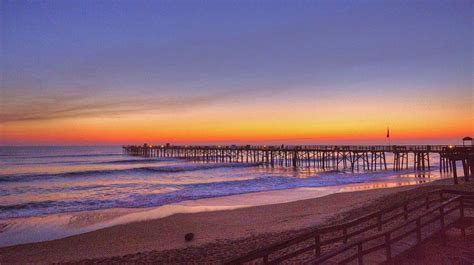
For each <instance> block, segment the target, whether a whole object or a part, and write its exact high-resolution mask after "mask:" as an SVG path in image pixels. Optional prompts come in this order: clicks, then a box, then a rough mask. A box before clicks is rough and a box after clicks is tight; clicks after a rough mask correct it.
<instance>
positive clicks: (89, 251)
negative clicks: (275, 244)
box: [0, 181, 447, 264]
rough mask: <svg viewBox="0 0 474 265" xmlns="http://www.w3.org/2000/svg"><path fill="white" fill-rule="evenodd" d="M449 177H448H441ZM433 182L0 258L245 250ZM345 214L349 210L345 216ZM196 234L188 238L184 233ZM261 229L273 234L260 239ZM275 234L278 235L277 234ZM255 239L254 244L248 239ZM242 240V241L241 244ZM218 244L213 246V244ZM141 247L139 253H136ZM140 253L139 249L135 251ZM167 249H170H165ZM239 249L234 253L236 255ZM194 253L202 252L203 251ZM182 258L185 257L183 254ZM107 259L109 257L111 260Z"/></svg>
mask: <svg viewBox="0 0 474 265" xmlns="http://www.w3.org/2000/svg"><path fill="white" fill-rule="evenodd" d="M444 182H445V183H447V182H446V181H444ZM423 188H436V185H433V184H427V185H421V186H402V187H395V188H385V189H373V190H366V191H356V192H344V193H336V194H331V195H327V196H323V197H320V198H314V199H306V200H300V201H294V202H287V203H280V204H273V205H263V206H256V207H248V208H239V209H234V210H223V211H212V212H199V213H185V214H175V215H171V216H168V217H164V218H160V219H155V220H147V221H141V222H134V223H128V224H123V225H116V226H113V227H108V228H104V229H100V230H97V231H93V232H89V233H84V234H80V235H75V236H71V237H67V238H63V239H58V240H52V241H46V242H40V243H31V244H23V245H17V246H12V247H4V248H1V249H0V263H1V264H24V263H41V264H44V263H53V262H67V261H78V260H84V259H101V258H102V259H103V258H107V257H121V256H125V255H129V254H134V255H135V256H137V255H138V257H141V256H143V255H144V254H143V253H144V252H153V253H154V255H156V254H157V253H165V254H166V253H167V251H168V252H169V251H173V250H175V249H183V248H186V249H187V250H188V251H189V250H197V251H203V250H202V249H204V251H206V249H209V248H208V247H206V246H208V245H212V244H214V245H213V246H212V249H214V250H215V249H216V247H217V248H219V245H220V244H221V245H225V244H227V243H226V242H233V241H239V240H240V241H242V240H243V242H241V245H243V249H240V251H241V252H246V251H249V250H251V249H252V248H255V247H261V246H263V245H264V244H268V243H269V241H274V240H281V239H282V238H285V237H288V236H290V235H291V234H294V233H297V232H298V231H302V230H304V229H305V228H308V227H312V226H315V225H321V224H324V223H328V221H329V220H331V221H333V220H336V221H337V220H339V221H341V220H342V219H341V218H342V217H353V216H354V215H362V214H364V213H367V212H368V211H373V210H375V209H374V208H375V207H377V205H384V204H386V203H387V199H386V198H388V197H391V198H396V197H397V196H398V193H400V192H403V191H407V192H409V191H411V192H412V193H417V190H416V189H423ZM348 214H349V216H348ZM188 232H192V233H194V234H195V238H194V240H193V241H192V242H188V243H187V242H185V241H184V235H185V234H186V233H188ZM262 235H273V236H272V237H266V238H264V240H263V241H262V240H261V236H262ZM275 235H276V236H275ZM249 238H253V239H259V238H260V239H259V240H256V241H255V242H252V244H253V245H252V244H250V243H248V242H250V241H248V242H247V243H246V242H245V241H246V240H247V239H249ZM242 243H243V244H242ZM216 245H217V246H216ZM139 252H140V253H139ZM136 253H139V254H136ZM168 254H169V253H168ZM237 254H238V253H234V255H237ZM197 255H200V256H205V255H206V253H198V254H197ZM131 256H133V255H131ZM184 259H186V258H184ZM109 261H110V260H109Z"/></svg>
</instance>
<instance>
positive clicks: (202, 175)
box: [0, 147, 440, 219]
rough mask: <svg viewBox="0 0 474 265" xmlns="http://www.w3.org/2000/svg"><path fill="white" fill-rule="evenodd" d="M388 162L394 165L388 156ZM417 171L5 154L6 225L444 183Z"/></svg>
mask: <svg viewBox="0 0 474 265" xmlns="http://www.w3.org/2000/svg"><path fill="white" fill-rule="evenodd" d="M387 159H388V160H387V161H391V159H390V157H387ZM432 164H434V167H433V168H432V170H433V171H432V172H431V173H427V174H424V175H423V176H421V177H420V176H419V175H417V174H413V172H411V171H404V172H399V173H395V172H393V171H391V170H389V171H382V172H356V173H349V172H316V171H314V170H311V169H301V170H297V171H295V170H292V169H287V168H275V169H271V168H268V167H265V166H261V165H255V164H216V163H210V164H203V163H197V162H191V161H184V160H179V159H160V158H141V157H132V156H128V155H124V154H122V149H121V147H0V219H6V218H14V217H27V216H38V215H47V214H52V213H62V212H74V211H87V210H96V209H107V208H136V207H151V206H160V205H166V204H171V203H177V202H181V201H185V200H195V199H200V198H211V197H220V196H226V195H234V194H242V193H249V192H259V191H269V190H282V189H289V188H298V187H324V186H336V185H346V184H353V183H379V182H380V183H383V182H391V183H393V182H395V183H396V184H397V185H406V184H416V183H421V182H425V181H429V180H433V179H437V178H439V177H440V176H439V174H437V173H436V172H437V168H438V167H437V159H436V158H433V159H432Z"/></svg>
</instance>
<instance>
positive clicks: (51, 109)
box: [0, 89, 252, 123]
mask: <svg viewBox="0 0 474 265" xmlns="http://www.w3.org/2000/svg"><path fill="white" fill-rule="evenodd" d="M251 93H252V91H250V90H247V89H242V90H233V91H225V92H222V93H214V94H207V95H199V96H183V97H180V98H159V97H156V96H154V97H151V98H138V97H137V98H130V99H115V100H113V99H112V100H107V99H104V98H103V97H100V98H94V97H92V96H71V95H70V96H54V97H48V98H25V99H23V100H19V99H18V98H15V99H14V101H12V102H10V101H9V99H7V98H4V99H3V100H2V103H1V104H2V107H1V109H0V123H10V122H21V121H41V120H55V119H68V118H84V117H113V116H120V115H124V114H129V113H139V112H143V113H148V112H153V113H156V112H161V113H169V112H182V111H186V110H189V109H191V108H199V107H204V106H207V105H210V104H215V103H217V102H220V101H225V100H230V99H235V98H237V97H245V96H248V95H249V94H251Z"/></svg>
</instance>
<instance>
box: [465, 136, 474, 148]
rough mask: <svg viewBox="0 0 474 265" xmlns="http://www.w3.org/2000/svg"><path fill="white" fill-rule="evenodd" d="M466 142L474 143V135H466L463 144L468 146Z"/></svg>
mask: <svg viewBox="0 0 474 265" xmlns="http://www.w3.org/2000/svg"><path fill="white" fill-rule="evenodd" d="M466 142H471V145H474V143H473V142H472V137H470V136H466V137H464V138H462V145H463V146H466Z"/></svg>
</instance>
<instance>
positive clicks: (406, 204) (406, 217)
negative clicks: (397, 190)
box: [403, 202, 408, 220]
mask: <svg viewBox="0 0 474 265" xmlns="http://www.w3.org/2000/svg"><path fill="white" fill-rule="evenodd" d="M403 213H404V215H405V220H407V219H408V202H406V203H405V204H404V205H403Z"/></svg>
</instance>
